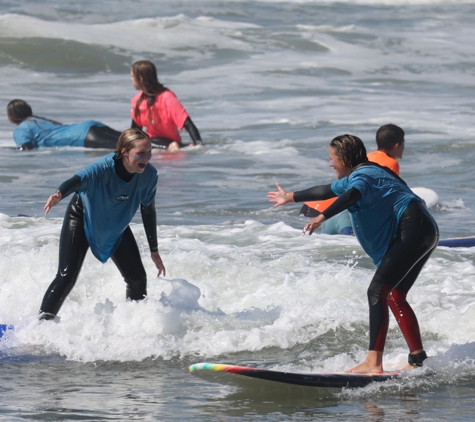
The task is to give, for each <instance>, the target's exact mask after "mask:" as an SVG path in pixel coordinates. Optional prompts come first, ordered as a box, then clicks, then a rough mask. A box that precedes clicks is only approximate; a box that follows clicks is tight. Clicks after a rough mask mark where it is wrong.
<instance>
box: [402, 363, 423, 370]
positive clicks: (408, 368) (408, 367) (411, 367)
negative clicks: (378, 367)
mask: <svg viewBox="0 0 475 422" xmlns="http://www.w3.org/2000/svg"><path fill="white" fill-rule="evenodd" d="M421 367H422V365H421V366H414V365H409V364H407V365H406V366H405V367H404V368H402V369H401V371H408V370H410V369H417V368H421Z"/></svg>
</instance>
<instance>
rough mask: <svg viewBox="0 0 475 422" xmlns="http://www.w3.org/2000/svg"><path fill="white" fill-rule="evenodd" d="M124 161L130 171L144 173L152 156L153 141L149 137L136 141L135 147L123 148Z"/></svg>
mask: <svg viewBox="0 0 475 422" xmlns="http://www.w3.org/2000/svg"><path fill="white" fill-rule="evenodd" d="M121 152H122V162H123V163H124V167H125V169H126V170H127V171H128V172H129V173H143V172H144V170H145V167H146V166H147V164H148V162H149V161H150V159H151V158H152V142H151V141H150V139H149V138H140V139H137V140H135V141H134V147H133V148H132V149H130V150H129V151H127V150H126V149H125V148H122V150H121Z"/></svg>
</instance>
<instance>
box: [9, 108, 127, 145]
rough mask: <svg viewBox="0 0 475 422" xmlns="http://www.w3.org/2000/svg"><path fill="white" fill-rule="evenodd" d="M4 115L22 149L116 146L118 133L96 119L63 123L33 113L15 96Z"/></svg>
mask: <svg viewBox="0 0 475 422" xmlns="http://www.w3.org/2000/svg"><path fill="white" fill-rule="evenodd" d="M7 116H8V120H9V121H10V122H11V123H13V124H15V125H18V127H17V128H16V129H15V130H14V131H13V139H14V140H15V142H16V144H17V145H18V147H19V148H20V149H22V150H27V149H35V148H39V147H47V148H54V147H64V146H71V147H85V148H106V149H115V147H116V146H117V141H118V139H119V136H120V132H118V131H116V130H114V129H111V128H110V127H109V126H106V125H105V124H103V123H101V122H97V121H95V120H88V121H86V122H81V123H74V124H71V125H63V124H61V123H59V122H56V121H54V120H49V119H45V118H44V117H39V116H34V115H33V111H32V110H31V107H30V105H29V104H28V103H27V102H26V101H23V100H18V99H17V100H12V101H10V102H9V103H8V105H7Z"/></svg>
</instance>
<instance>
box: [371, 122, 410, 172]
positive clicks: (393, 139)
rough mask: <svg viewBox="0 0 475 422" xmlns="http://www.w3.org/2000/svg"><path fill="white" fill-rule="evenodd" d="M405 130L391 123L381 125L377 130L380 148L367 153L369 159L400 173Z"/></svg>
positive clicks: (377, 140) (377, 142)
mask: <svg viewBox="0 0 475 422" xmlns="http://www.w3.org/2000/svg"><path fill="white" fill-rule="evenodd" d="M404 142H405V141H404V131H403V130H402V129H401V128H400V127H399V126H396V125H393V124H392V123H389V124H387V125H384V126H381V127H380V128H379V129H378V131H377V132H376V144H377V145H378V150H377V151H373V152H370V153H369V154H367V156H368V160H369V161H371V162H373V163H377V164H379V165H381V166H384V167H387V168H389V169H390V170H392V171H393V172H394V173H396V174H397V175H399V163H398V162H397V160H399V159H401V158H402V154H403V152H404Z"/></svg>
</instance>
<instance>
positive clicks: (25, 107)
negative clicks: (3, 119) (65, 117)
mask: <svg viewBox="0 0 475 422" xmlns="http://www.w3.org/2000/svg"><path fill="white" fill-rule="evenodd" d="M7 115H8V117H9V118H10V120H11V122H12V123H15V124H16V125H19V124H20V123H21V122H24V121H25V120H27V119H29V118H30V117H36V118H38V119H42V120H47V121H48V122H51V123H54V124H55V125H60V124H61V123H60V122H57V121H55V120H50V119H46V118H44V117H40V116H35V115H34V114H33V111H32V109H31V107H30V105H29V104H28V103H27V102H26V101H24V100H20V99H15V100H11V101H10V102H9V103H8V105H7Z"/></svg>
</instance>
